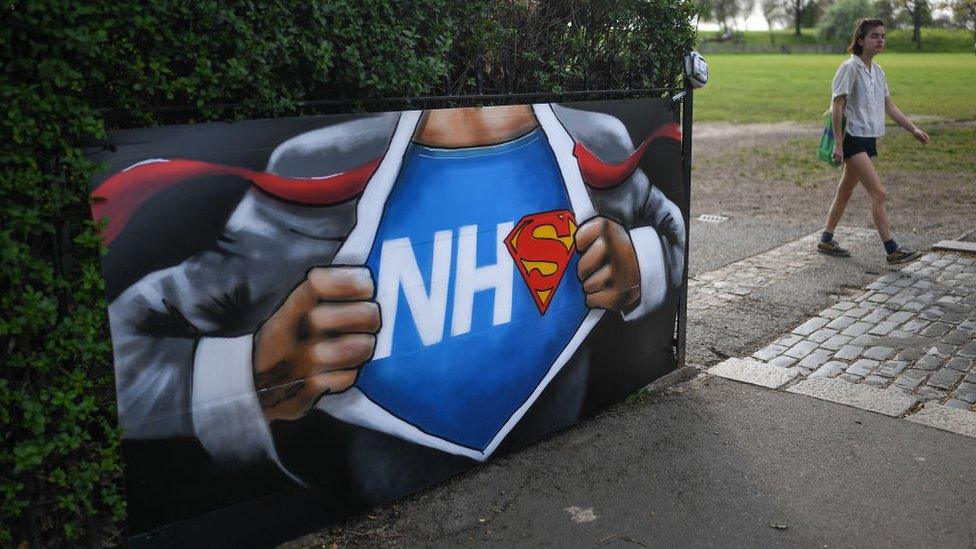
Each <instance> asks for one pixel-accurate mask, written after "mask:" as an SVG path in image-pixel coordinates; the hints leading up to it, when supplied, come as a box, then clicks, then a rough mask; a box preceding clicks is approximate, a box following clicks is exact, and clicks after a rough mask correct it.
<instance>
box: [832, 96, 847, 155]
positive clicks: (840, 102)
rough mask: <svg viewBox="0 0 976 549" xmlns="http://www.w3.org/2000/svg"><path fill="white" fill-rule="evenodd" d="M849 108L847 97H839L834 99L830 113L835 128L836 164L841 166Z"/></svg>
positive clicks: (834, 153)
mask: <svg viewBox="0 0 976 549" xmlns="http://www.w3.org/2000/svg"><path fill="white" fill-rule="evenodd" d="M845 106H847V96H846V95H838V96H837V97H835V98H834V101H833V103H832V108H831V110H830V111H831V112H830V117H831V121H832V123H833V126H834V152H833V158H834V162H835V163H836V164H837V165H839V164H840V163H841V162H843V161H844V107H845Z"/></svg>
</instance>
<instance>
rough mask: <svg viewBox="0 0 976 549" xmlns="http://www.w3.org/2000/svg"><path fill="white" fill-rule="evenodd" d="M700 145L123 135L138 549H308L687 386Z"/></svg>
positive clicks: (618, 139) (648, 138)
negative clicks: (609, 412) (680, 351)
mask: <svg viewBox="0 0 976 549" xmlns="http://www.w3.org/2000/svg"><path fill="white" fill-rule="evenodd" d="M680 139H681V136H680V132H679V128H678V125H677V115H676V114H675V113H674V112H673V111H672V110H671V105H670V102H669V101H665V100H657V99H645V100H630V101H606V102H595V103H572V104H536V105H516V106H506V107H490V108H471V109H442V110H429V111H405V112H391V113H382V114H368V115H343V116H320V117H304V118H294V119H281V120H258V121H248V122H241V123H235V124H201V125H192V126H174V127H165V128H154V129H146V130H129V131H124V132H118V133H116V134H114V135H113V136H112V137H111V141H112V143H113V147H114V150H113V151H111V152H108V151H106V152H103V153H101V157H102V159H103V160H104V161H106V162H107V163H108V164H109V166H110V169H109V170H108V171H107V173H106V174H105V176H104V177H103V178H102V179H101V180H100V181H98V182H96V184H95V185H94V186H93V191H92V196H93V208H92V209H93V214H94V216H95V217H96V218H103V217H108V218H109V222H108V224H107V226H106V228H105V231H104V237H105V239H106V242H107V243H108V246H109V252H108V254H107V255H106V256H105V259H104V271H105V276H106V280H107V286H108V287H107V292H108V297H109V319H110V323H111V330H112V340H113V345H114V356H115V368H116V375H117V391H118V403H119V419H120V422H121V425H122V427H123V430H124V435H123V436H124V442H123V451H124V453H125V458H126V465H127V497H128V499H129V502H130V515H131V533H132V534H133V535H136V536H137V538H136V539H137V540H141V541H147V540H149V541H151V540H165V539H170V540H171V541H172V540H178V539H179V538H180V536H186V535H189V534H186V532H193V534H192V535H193V536H194V538H193V539H195V540H197V541H199V540H201V539H203V538H205V537H207V536H217V537H215V538H214V539H222V540H224V541H227V540H229V539H237V540H241V541H245V542H248V543H259V542H261V540H273V539H279V538H280V537H281V536H286V535H292V534H297V533H300V532H301V531H302V530H304V529H307V528H310V527H313V526H315V525H319V524H322V523H323V522H325V521H329V520H334V519H336V518H339V517H342V516H345V515H347V514H349V513H355V512H357V511H361V510H363V509H365V508H368V507H369V506H371V505H375V504H378V503H382V502H385V501H389V500H390V499H393V498H396V497H399V496H402V495H404V494H407V493H410V492H412V491H415V490H417V489H419V488H422V487H424V486H427V485H430V484H431V483H434V482H437V481H439V480H442V479H444V478H447V477H449V476H451V475H453V474H456V473H458V472H460V471H463V470H464V469H466V468H469V467H471V466H473V465H475V464H477V463H479V462H482V461H484V460H487V459H489V458H490V457H491V456H493V455H496V454H498V453H502V452H506V451H509V450H511V449H513V448H517V447H518V446H520V445H524V444H526V443H528V442H531V441H534V440H538V439H539V438H541V437H543V436H546V435H548V434H550V433H552V432H554V431H556V430H558V429H561V428H564V427H566V426H569V425H571V424H573V423H574V422H576V421H578V420H579V419H580V418H581V417H584V416H586V415H587V414H591V413H593V412H595V411H597V410H599V409H601V408H603V407H605V406H606V405H608V404H609V403H612V402H614V401H617V400H619V399H621V398H623V397H624V396H626V395H627V394H629V393H630V392H633V391H634V390H636V389H637V388H639V387H640V386H642V385H643V384H645V383H647V382H649V381H650V380H652V379H653V378H655V377H658V376H660V375H662V374H663V373H666V372H667V371H668V370H670V369H672V368H673V367H674V364H675V355H674V352H675V349H674V347H673V336H674V328H675V315H676V310H677V302H678V294H679V292H680V287H681V284H682V280H683V277H684V269H685V266H684V264H683V261H684V255H685V245H686V242H685V238H686V230H685V224H686V219H687V204H686V197H685V196H684V195H683V194H682V183H681V182H682V175H681V157H680ZM147 533H153V535H144V534H147ZM139 536H142V537H139ZM153 536H155V537H153ZM167 536H169V537H168V538H167ZM201 536H202V537H201ZM228 536H230V537H228ZM235 536H236V537H235Z"/></svg>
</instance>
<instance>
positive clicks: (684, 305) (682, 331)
mask: <svg viewBox="0 0 976 549" xmlns="http://www.w3.org/2000/svg"><path fill="white" fill-rule="evenodd" d="M693 104H694V90H693V89H692V87H691V83H690V82H688V80H687V79H685V95H684V97H683V98H682V105H683V108H682V109H681V161H682V168H681V169H682V176H683V177H682V180H683V181H682V186H683V187H684V201H685V203H684V205H683V206H684V207H683V208H682V213H687V214H688V220H687V222H686V223H685V269H684V276H683V277H682V281H681V294H680V298H679V303H678V318H677V329H678V334H677V345H678V352H677V356H676V357H675V358H676V362H677V367H678V368H683V367H685V366H687V364H685V354H686V351H685V349H686V345H687V335H688V248H689V246H690V242H689V237H690V235H691V137H692V136H691V129H692V120H693V114H694V109H693Z"/></svg>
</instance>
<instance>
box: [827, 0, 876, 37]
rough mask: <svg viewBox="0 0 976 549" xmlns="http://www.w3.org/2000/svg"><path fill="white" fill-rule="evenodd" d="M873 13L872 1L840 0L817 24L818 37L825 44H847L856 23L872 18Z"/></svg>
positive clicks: (828, 9)
mask: <svg viewBox="0 0 976 549" xmlns="http://www.w3.org/2000/svg"><path fill="white" fill-rule="evenodd" d="M872 11H873V7H872V6H871V2H870V0H838V1H837V2H836V3H834V4H833V5H831V6H830V7H829V8H827V11H825V12H824V15H823V17H822V18H821V19H820V22H819V23H818V24H817V35H818V36H819V37H820V39H821V40H823V41H825V42H834V43H843V42H846V41H847V39H848V38H849V37H850V36H851V32H852V30H853V29H854V22H855V21H857V20H858V19H860V18H862V17H869V16H871V15H872Z"/></svg>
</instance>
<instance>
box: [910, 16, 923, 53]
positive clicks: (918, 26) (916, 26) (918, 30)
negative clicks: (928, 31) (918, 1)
mask: <svg viewBox="0 0 976 549" xmlns="http://www.w3.org/2000/svg"><path fill="white" fill-rule="evenodd" d="M912 27H913V29H912V40H914V41H915V50H916V51H922V8H921V6H918V5H916V6H915V11H914V12H913V13H912Z"/></svg>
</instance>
